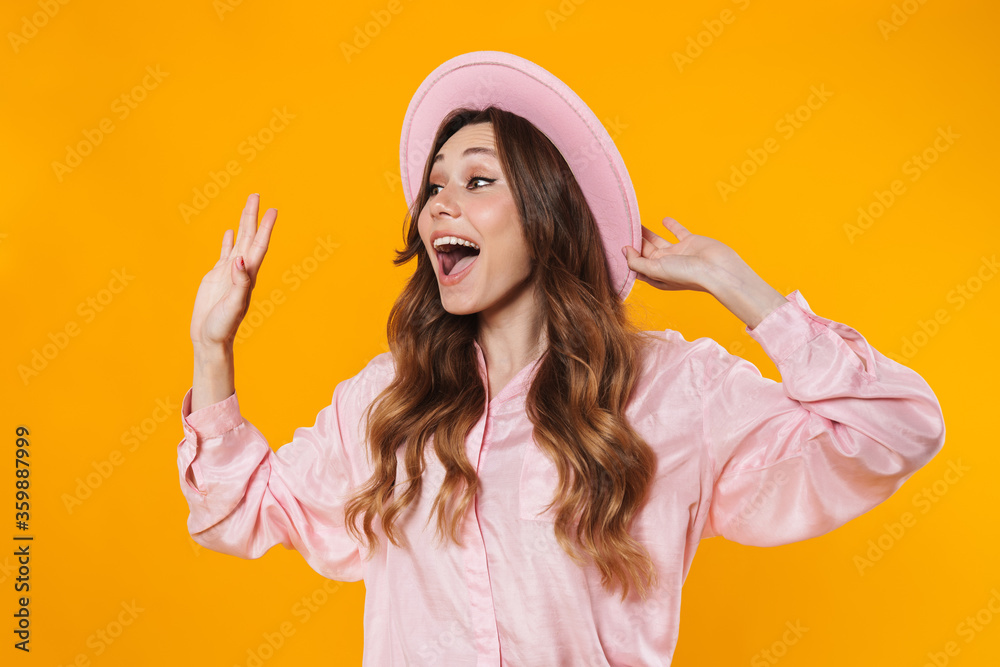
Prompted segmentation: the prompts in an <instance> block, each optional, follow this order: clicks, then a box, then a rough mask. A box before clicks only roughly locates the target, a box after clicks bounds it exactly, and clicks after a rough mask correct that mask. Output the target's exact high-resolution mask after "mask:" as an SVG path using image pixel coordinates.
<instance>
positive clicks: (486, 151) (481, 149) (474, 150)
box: [434, 146, 497, 164]
mask: <svg viewBox="0 0 1000 667" xmlns="http://www.w3.org/2000/svg"><path fill="white" fill-rule="evenodd" d="M469 155H490V156H492V157H496V156H497V153H496V151H494V150H493V149H492V148H487V147H486V146H472V147H471V148H466V149H465V150H464V151H462V157H467V156H469ZM443 159H444V155H443V154H442V153H438V154H437V155H435V156H434V164H437V163H438V162H440V161H441V160H443Z"/></svg>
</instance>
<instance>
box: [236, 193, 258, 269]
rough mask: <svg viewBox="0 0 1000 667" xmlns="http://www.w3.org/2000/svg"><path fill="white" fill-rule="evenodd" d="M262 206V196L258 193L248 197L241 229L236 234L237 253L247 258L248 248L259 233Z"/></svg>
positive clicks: (241, 220) (241, 217)
mask: <svg viewBox="0 0 1000 667" xmlns="http://www.w3.org/2000/svg"><path fill="white" fill-rule="evenodd" d="M259 206H260V195H259V194H257V193H256V192H255V193H253V194H252V195H250V196H249V197H247V204H246V206H244V207H243V214H242V215H241V216H240V229H239V231H238V232H237V233H236V245H235V248H236V253H237V254H238V255H243V256H244V257H246V256H247V247H248V246H249V245H250V241H252V240H253V237H254V234H255V233H256V232H257V209H258V207H259Z"/></svg>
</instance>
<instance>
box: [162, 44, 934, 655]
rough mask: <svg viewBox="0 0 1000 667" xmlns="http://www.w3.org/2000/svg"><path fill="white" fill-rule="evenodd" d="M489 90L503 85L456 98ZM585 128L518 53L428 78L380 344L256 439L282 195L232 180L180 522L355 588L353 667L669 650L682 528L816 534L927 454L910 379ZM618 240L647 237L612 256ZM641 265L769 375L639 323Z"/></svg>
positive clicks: (887, 492)
mask: <svg viewBox="0 0 1000 667" xmlns="http://www.w3.org/2000/svg"><path fill="white" fill-rule="evenodd" d="M476 68H479V69H476ZM449 77H452V78H449ZM455 77H459V78H455ZM461 77H466V78H464V79H462V78H461ZM484 81H486V82H487V84H486V85H487V88H489V89H490V90H487V91H486V92H485V93H484V92H483V85H484V84H483V82H484ZM536 84H537V89H532V88H531V86H535V85H536ZM546 91H552V92H553V94H554V95H555V96H554V97H551V98H545V97H544V96H545V95H547V94H548V93H546ZM529 93H530V94H529ZM484 96H485V97H488V98H490V99H493V100H496V101H497V102H498V103H497V104H493V103H488V104H485V105H483V104H476V105H470V104H468V103H469V102H471V101H473V98H477V99H478V98H483V97H484ZM499 102H502V103H503V104H502V105H501V104H499ZM465 106H468V107H469V108H464V107H465ZM501 106H503V107H504V108H500V107H501ZM444 109H450V112H449V113H447V114H442V113H441V112H442V110H444ZM512 109H516V110H518V111H519V112H520V113H515V112H514V111H512ZM442 115H443V118H442ZM431 120H433V121H434V124H433V131H431V130H429V129H428V128H430V127H431V125H429V123H430V121H431ZM546 124H547V125H546ZM538 125H546V128H545V131H543V130H542V129H540V128H539V127H538ZM602 132H603V128H602V127H600V123H599V122H598V121H597V120H596V118H595V117H593V114H590V113H589V109H586V105H583V103H582V101H580V100H579V98H576V97H575V96H573V94H572V92H571V91H569V89H568V87H565V84H562V82H560V81H558V79H555V77H553V76H552V75H551V74H549V73H548V72H545V71H544V70H542V69H541V68H539V67H538V66H537V65H534V64H533V63H530V62H528V61H524V60H523V59H519V58H517V57H516V56H512V55H510V54H502V53H498V52H477V53H473V54H465V55H463V56H459V57H458V58H455V59H452V60H451V61H449V62H448V63H445V65H442V66H441V67H439V68H438V69H437V70H435V72H434V73H432V75H431V76H429V77H428V78H427V80H426V81H425V82H424V84H423V85H422V86H421V88H420V89H419V90H418V93H417V94H416V95H415V96H414V100H413V101H412V102H411V105H410V109H409V110H408V112H407V116H406V120H405V121H404V132H403V147H402V151H401V163H402V165H401V166H402V170H403V178H404V185H405V186H406V190H407V199H408V201H409V203H410V210H409V213H408V218H409V229H408V237H407V246H406V248H404V249H403V250H402V251H400V252H399V253H398V258H397V259H396V263H397V264H402V263H405V262H407V261H409V260H410V259H413V258H416V259H417V268H416V271H415V272H414V274H413V276H412V277H411V279H410V281H409V282H408V284H407V285H406V287H405V288H404V290H403V292H402V294H401V295H400V297H399V299H398V300H397V301H396V304H395V305H394V307H393V309H392V313H391V315H390V318H389V325H388V334H389V344H390V350H391V351H390V352H387V353H385V354H381V355H378V356H377V357H375V358H374V359H372V360H371V362H370V363H369V364H368V365H367V366H366V367H365V368H364V369H363V370H361V371H360V372H359V373H358V374H357V375H355V376H354V377H352V378H350V379H347V380H344V381H342V382H341V383H339V384H338V385H337V387H336V389H335V391H334V393H333V399H332V402H331V405H329V406H327V407H326V408H324V409H323V410H321V411H320V413H319V415H318V416H317V419H316V423H315V425H314V426H312V427H309V428H299V429H297V430H296V431H295V433H294V436H293V439H292V441H291V442H290V443H288V444H286V445H284V446H282V447H280V448H279V449H278V450H277V451H272V450H271V448H270V447H269V445H268V441H267V440H266V439H265V438H264V436H263V435H262V434H261V433H260V432H259V431H258V430H257V429H256V428H254V427H253V425H252V424H251V423H250V422H248V421H246V420H245V419H244V418H243V416H242V415H241V413H240V411H239V406H238V403H237V398H236V394H235V386H234V383H233V355H232V342H233V340H234V339H235V336H236V331H237V328H238V326H239V323H240V321H241V320H242V317H243V316H244V315H245V313H246V311H247V308H248V306H249V300H250V293H251V291H252V287H253V284H254V282H255V280H256V277H257V273H258V271H259V269H260V266H261V262H262V260H263V258H264V255H265V253H266V250H267V248H268V244H269V241H270V237H271V231H272V229H273V226H274V223H275V219H276V216H277V211H275V210H274V209H269V210H268V211H267V212H266V213H265V214H264V216H263V218H262V220H261V221H260V227H259V228H258V227H257V218H258V206H259V198H258V196H257V195H251V196H250V198H249V199H248V200H247V205H246V208H245V209H244V211H243V217H242V219H241V221H240V227H239V234H238V235H237V239H236V241H235V242H234V241H233V238H232V232H231V231H227V232H226V233H225V235H224V237H223V244H222V252H221V256H220V259H219V262H218V263H217V264H216V266H215V268H213V269H212V270H211V271H210V272H209V273H208V274H207V275H206V276H205V279H204V280H203V281H202V284H201V287H200V289H199V292H198V296H197V298H196V301H195V307H194V315H193V317H192V324H191V337H192V342H193V344H194V348H195V373H194V380H193V383H192V388H191V390H190V391H188V393H187V395H185V397H184V401H183V404H182V422H183V428H184V434H185V438H184V440H183V441H182V442H181V443H180V445H179V448H178V466H179V471H180V476H181V487H182V490H183V492H184V495H185V497H186V499H187V501H188V504H189V507H190V509H191V515H190V517H189V520H188V528H189V530H190V532H191V535H192V536H193V538H194V539H195V540H196V541H197V542H198V543H199V544H202V545H203V546H205V547H208V548H210V549H214V550H216V551H220V552H223V553H228V554H233V555H237V556H240V557H243V558H258V557H260V556H261V555H263V554H264V553H265V552H266V551H267V550H268V549H270V548H271V547H272V546H274V545H276V544H279V543H281V544H283V545H284V546H285V547H286V548H294V549H297V550H299V551H300V552H301V553H302V555H303V556H304V558H305V559H306V560H307V561H308V562H309V564H310V565H311V566H312V567H313V568H314V569H315V570H316V571H317V572H319V573H321V574H323V575H324V576H326V577H329V578H331V579H336V580H339V581H357V580H360V579H364V581H365V584H366V591H367V599H366V607H365V657H364V663H365V664H366V665H404V664H406V665H415V664H427V665H466V664H498V665H499V664H510V665H619V664H620V665H663V664H668V663H669V660H670V659H671V657H672V655H673V651H674V647H675V645H676V641H677V633H678V620H679V614H680V597H681V588H682V585H683V582H684V579H685V577H686V575H687V572H688V569H689V567H690V564H691V560H692V558H693V556H694V553H695V551H696V550H697V547H698V543H699V541H700V540H701V539H702V538H704V537H711V536H714V535H721V536H724V537H726V538H728V539H731V540H734V541H737V542H740V543H743V544H750V545H757V546H765V545H777V544H786V543H789V542H794V541H797V540H803V539H807V538H810V537H814V536H818V535H822V534H824V533H826V532H828V531H830V530H832V529H834V528H836V527H838V526H840V525H842V524H844V523H846V522H847V521H849V520H851V519H852V518H854V517H856V516H859V515H860V514H863V513H864V512H867V511H868V510H870V509H871V508H873V507H874V506H876V505H877V504H878V503H880V502H882V501H883V500H885V499H886V498H888V497H889V496H891V495H892V494H893V493H894V492H895V491H896V490H897V489H898V488H899V486H900V485H901V484H902V483H903V482H904V481H905V480H906V479H907V478H909V477H910V476H911V475H912V474H913V473H914V472H915V471H916V470H918V469H919V468H920V467H921V466H923V465H925V464H926V463H927V462H928V461H929V460H930V459H931V458H933V456H934V455H935V454H936V453H937V452H938V451H939V450H940V448H941V447H942V445H943V439H944V424H943V419H942V416H941V410H940V406H939V405H938V402H937V399H936V398H935V396H934V394H933V392H932V391H931V389H930V388H929V387H928V386H927V384H926V383H925V382H924V381H923V379H922V378H921V377H920V376H919V375H917V374H916V373H915V372H913V371H912V370H910V369H908V368H906V367H904V366H902V365H900V364H898V363H896V362H894V361H891V360H889V359H888V358H886V357H885V356H883V355H882V354H880V353H879V352H878V351H876V350H875V349H874V348H872V347H871V346H870V345H869V344H868V343H867V342H866V341H865V339H864V338H863V337H862V336H861V335H860V334H859V333H858V332H856V331H855V330H854V329H851V328H850V327H848V326H846V325H843V324H839V323H836V322H833V321H831V320H828V319H825V318H822V317H819V316H817V315H815V314H814V313H813V312H812V311H811V310H810V309H809V307H808V305H807V304H806V302H805V300H804V299H803V298H802V296H801V295H800V294H799V293H798V291H795V292H793V293H792V294H790V295H789V296H788V297H787V298H786V297H783V296H782V295H781V294H780V293H778V292H777V291H776V290H774V289H773V288H772V287H770V286H769V285H768V284H767V283H766V282H764V281H763V280H762V279H761V278H760V277H759V276H757V275H756V274H755V273H754V272H753V270H751V268H750V267H749V266H748V265H747V264H746V263H745V262H744V261H743V260H742V259H741V258H740V257H739V255H738V254H737V253H736V252H734V251H733V250H732V249H731V248H729V247H728V246H726V245H725V244H723V243H721V242H719V241H717V240H714V239H711V238H708V237H706V236H700V235H697V234H692V233H690V232H689V231H688V230H687V229H686V228H685V227H684V226H682V225H681V224H680V223H678V222H676V221H675V220H673V219H671V218H667V219H665V220H664V222H663V224H664V226H665V227H666V228H667V229H668V230H669V231H670V232H672V233H673V234H674V235H675V236H676V238H677V241H676V242H671V241H668V240H666V239H664V238H662V237H661V236H659V235H657V234H655V233H653V232H652V231H650V230H648V229H645V228H641V227H640V226H639V224H638V212H637V208H636V206H635V198H634V193H633V192H632V191H631V182H630V181H629V180H628V177H627V172H625V171H624V165H623V164H622V163H621V161H620V156H619V155H618V153H617V150H616V149H615V148H614V145H613V142H611V141H610V138H609V137H607V135H606V132H605V133H603V134H602ZM574 133H575V134H574ZM588 133H589V134H588ZM588 136H590V137H596V144H595V145H593V146H589V147H588V150H585V151H579V150H576V149H577V148H579V145H580V142H581V141H584V142H586V138H587V137H588ZM581 137H582V138H583V139H581ZM422 142H423V143H424V144H426V148H425V149H424V150H420V149H419V145H420V144H421V143H422ZM415 147H416V148H415ZM414 152H415V153H417V154H418V155H419V156H420V157H419V160H418V159H415V158H414V157H413V155H412V153H414ZM603 158H607V159H603ZM637 229H641V232H640V233H641V240H640V239H638V238H637V240H638V242H639V243H640V245H641V251H637V250H636V249H635V248H634V247H631V245H629V244H626V245H625V247H624V248H622V247H621V246H619V245H612V244H613V243H614V242H615V240H616V239H618V240H620V239H622V238H625V239H627V238H629V235H630V234H632V237H633V238H636V237H637V235H636V234H634V232H635V231H636V230H637ZM633 278H638V279H639V280H643V281H645V282H647V283H649V284H651V285H653V286H655V287H658V288H660V289H665V290H699V291H704V292H708V293H710V294H712V295H713V296H714V297H716V298H717V299H718V300H719V301H720V302H721V303H722V304H723V305H724V306H725V307H726V308H728V309H729V310H730V311H732V313H733V314H734V315H735V316H737V317H738V318H740V319H741V320H742V321H743V322H744V323H745V324H746V331H747V333H748V334H749V335H750V336H751V337H753V338H754V339H755V340H757V341H758V342H759V343H760V344H761V345H762V346H763V348H764V350H765V351H766V352H767V354H768V355H769V356H770V358H771V359H772V360H774V362H775V363H776V365H777V366H778V369H779V370H780V371H781V374H782V380H783V382H782V383H780V384H779V383H776V382H773V381H771V380H768V379H765V378H763V377H761V375H760V373H759V372H758V370H757V369H756V367H754V366H753V365H752V364H750V363H749V362H747V361H745V360H743V359H741V358H739V357H735V356H733V355H730V354H729V353H728V352H726V351H725V350H724V349H723V348H722V347H721V346H720V345H718V344H717V343H715V342H714V341H712V340H711V339H707V338H699V339H697V340H695V341H693V342H689V341H687V340H685V339H684V338H683V337H682V336H681V335H680V334H679V333H677V332H674V331H670V330H667V331H661V332H641V331H638V330H636V329H635V328H634V327H633V325H632V324H631V323H630V322H629V320H628V317H627V315H626V313H625V310H624V306H623V303H622V300H623V299H624V298H625V296H626V295H627V294H628V290H629V289H630V287H631V283H632V280H633ZM432 520H433V521H435V523H436V525H435V527H434V529H432V527H431V526H430V522H431V521H432Z"/></svg>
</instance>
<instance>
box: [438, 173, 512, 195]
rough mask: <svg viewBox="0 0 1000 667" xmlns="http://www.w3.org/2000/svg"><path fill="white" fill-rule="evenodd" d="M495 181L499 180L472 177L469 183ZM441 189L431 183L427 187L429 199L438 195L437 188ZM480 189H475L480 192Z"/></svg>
mask: <svg viewBox="0 0 1000 667" xmlns="http://www.w3.org/2000/svg"><path fill="white" fill-rule="evenodd" d="M495 180H497V179H495V178H486V177H485V176H472V177H471V178H469V183H473V182H474V181H483V182H485V183H492V182H493V181H495ZM440 187H441V186H440V185H434V184H433V183H431V184H430V185H428V186H427V195H428V196H429V197H433V196H434V195H436V194H437V192H436V191H435V190H436V189H437V188H440ZM479 187H481V186H479ZM479 187H476V188H475V189H477V190H478V189H479Z"/></svg>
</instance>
